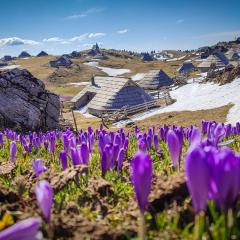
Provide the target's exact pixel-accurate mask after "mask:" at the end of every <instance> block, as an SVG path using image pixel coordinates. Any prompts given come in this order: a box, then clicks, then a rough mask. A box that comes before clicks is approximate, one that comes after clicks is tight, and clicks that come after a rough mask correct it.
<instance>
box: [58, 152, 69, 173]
mask: <svg viewBox="0 0 240 240" xmlns="http://www.w3.org/2000/svg"><path fill="white" fill-rule="evenodd" d="M59 160H60V162H61V165H62V170H63V171H64V170H66V169H67V168H68V157H67V152H66V151H65V150H62V151H61V152H60V154H59Z"/></svg>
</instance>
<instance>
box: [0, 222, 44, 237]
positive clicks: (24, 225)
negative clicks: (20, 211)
mask: <svg viewBox="0 0 240 240" xmlns="http://www.w3.org/2000/svg"><path fill="white" fill-rule="evenodd" d="M40 226H41V219H40V218H27V219H25V220H22V221H19V222H17V223H15V224H14V225H12V226H10V227H8V228H6V229H4V230H2V231H1V232H0V240H18V239H19V240H20V239H23V240H38V239H40V237H39V235H40V236H41V233H40V232H39V231H38V230H39V228H40Z"/></svg>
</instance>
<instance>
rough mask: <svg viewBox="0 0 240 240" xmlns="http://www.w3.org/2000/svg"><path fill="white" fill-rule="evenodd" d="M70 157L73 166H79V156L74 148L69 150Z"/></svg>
mask: <svg viewBox="0 0 240 240" xmlns="http://www.w3.org/2000/svg"><path fill="white" fill-rule="evenodd" d="M70 157H71V160H72V164H73V166H76V165H79V164H80V163H81V160H80V155H79V153H78V150H77V149H76V148H73V147H71V148H70Z"/></svg>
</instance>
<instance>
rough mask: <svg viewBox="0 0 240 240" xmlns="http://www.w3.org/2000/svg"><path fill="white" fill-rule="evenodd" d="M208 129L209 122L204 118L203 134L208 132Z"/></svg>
mask: <svg viewBox="0 0 240 240" xmlns="http://www.w3.org/2000/svg"><path fill="white" fill-rule="evenodd" d="M207 129H208V122H207V121H205V120H202V134H203V135H205V134H207Z"/></svg>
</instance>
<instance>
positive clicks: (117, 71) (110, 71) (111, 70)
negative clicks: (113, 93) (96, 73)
mask: <svg viewBox="0 0 240 240" xmlns="http://www.w3.org/2000/svg"><path fill="white" fill-rule="evenodd" d="M84 64H85V65H87V66H90V67H96V68H98V69H100V70H102V71H103V72H105V73H106V74H107V75H109V76H111V77H116V76H118V75H122V74H124V73H129V72H131V70H129V69H125V68H110V67H100V66H99V63H98V62H97V61H94V62H86V63H84Z"/></svg>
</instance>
